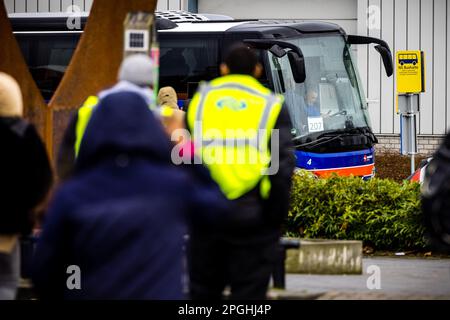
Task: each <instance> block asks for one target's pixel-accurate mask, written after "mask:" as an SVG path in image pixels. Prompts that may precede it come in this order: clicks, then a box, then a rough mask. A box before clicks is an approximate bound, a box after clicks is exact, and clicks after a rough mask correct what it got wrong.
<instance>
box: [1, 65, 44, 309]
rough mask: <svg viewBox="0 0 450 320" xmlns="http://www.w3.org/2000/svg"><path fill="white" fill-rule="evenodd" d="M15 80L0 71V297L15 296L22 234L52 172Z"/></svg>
mask: <svg viewBox="0 0 450 320" xmlns="http://www.w3.org/2000/svg"><path fill="white" fill-rule="evenodd" d="M22 116H23V101H22V93H21V91H20V88H19V85H18V84H17V82H16V81H15V80H14V79H13V78H12V77H11V76H9V75H7V74H5V73H1V72H0V143H1V150H2V151H1V156H0V300H12V299H14V298H15V297H16V293H17V287H18V285H19V279H20V242H19V237H20V236H21V235H25V236H26V235H29V234H30V233H31V230H32V227H33V220H34V219H33V217H32V211H33V209H35V207H36V206H37V205H39V204H40V203H41V202H42V201H43V200H44V198H45V196H46V195H47V193H48V191H49V189H50V187H51V183H52V172H51V168H50V163H49V160H48V156H47V151H46V150H45V146H44V144H43V143H42V141H41V139H40V137H39V135H38V133H37V132H36V129H35V127H34V126H33V125H32V124H30V123H28V122H26V121H25V120H23V119H22Z"/></svg>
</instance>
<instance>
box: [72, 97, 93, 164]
mask: <svg viewBox="0 0 450 320" xmlns="http://www.w3.org/2000/svg"><path fill="white" fill-rule="evenodd" d="M98 101H99V99H98V97H96V96H90V97H89V98H87V99H86V101H85V102H84V104H83V106H82V107H81V108H80V109H78V120H77V125H76V129H75V136H76V137H75V146H74V147H75V157H77V156H78V153H79V152H80V146H81V141H82V140H83V136H84V132H85V131H86V127H87V125H88V123H89V120H90V119H91V116H92V111H93V110H94V107H95V106H96V105H97V104H98Z"/></svg>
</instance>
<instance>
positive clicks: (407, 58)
mask: <svg viewBox="0 0 450 320" xmlns="http://www.w3.org/2000/svg"><path fill="white" fill-rule="evenodd" d="M396 64H397V92H398V93H421V92H425V72H424V71H425V70H424V67H425V59H424V54H423V51H397V57H396Z"/></svg>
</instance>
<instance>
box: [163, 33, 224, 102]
mask: <svg viewBox="0 0 450 320" xmlns="http://www.w3.org/2000/svg"><path fill="white" fill-rule="evenodd" d="M218 47H219V44H218V40H217V37H215V36H210V37H192V36H189V37H188V36H186V35H183V34H181V35H179V36H177V37H169V36H166V35H164V34H160V48H161V49H160V50H161V60H160V87H165V86H171V87H173V88H174V89H175V91H176V92H177V93H178V95H179V97H180V98H181V99H186V98H190V97H191V96H192V95H193V93H194V92H195V89H196V86H197V85H198V83H199V82H200V81H207V80H212V79H214V78H216V77H217V76H218V75H219V67H218V66H219V64H220V61H219V48H218ZM188 94H189V95H190V97H188Z"/></svg>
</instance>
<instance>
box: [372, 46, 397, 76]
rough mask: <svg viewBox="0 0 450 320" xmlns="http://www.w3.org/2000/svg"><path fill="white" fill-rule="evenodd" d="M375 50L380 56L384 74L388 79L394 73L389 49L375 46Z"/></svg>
mask: <svg viewBox="0 0 450 320" xmlns="http://www.w3.org/2000/svg"><path fill="white" fill-rule="evenodd" d="M375 50H377V51H378V53H379V54H380V55H381V59H382V60H383V64H384V68H385V69H386V74H387V76H388V77H390V76H392V74H393V73H394V66H393V63H392V53H391V50H389V48H386V47H383V46H381V45H377V46H375Z"/></svg>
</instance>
